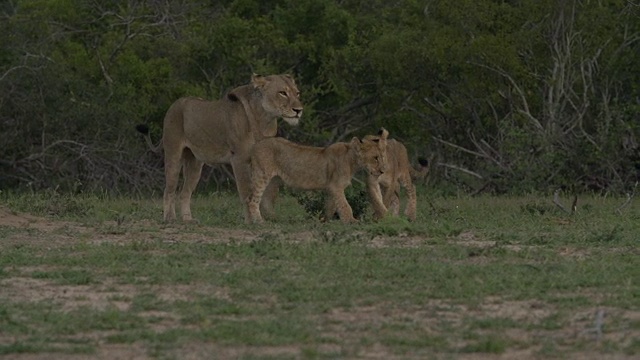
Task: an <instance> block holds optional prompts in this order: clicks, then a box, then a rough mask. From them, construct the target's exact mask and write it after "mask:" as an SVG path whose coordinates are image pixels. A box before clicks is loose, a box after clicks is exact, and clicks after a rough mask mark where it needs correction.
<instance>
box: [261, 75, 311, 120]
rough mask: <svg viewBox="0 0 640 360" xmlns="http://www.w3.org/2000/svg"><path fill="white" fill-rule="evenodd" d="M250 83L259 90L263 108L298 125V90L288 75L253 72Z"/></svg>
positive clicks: (300, 109) (300, 106) (299, 114)
mask: <svg viewBox="0 0 640 360" xmlns="http://www.w3.org/2000/svg"><path fill="white" fill-rule="evenodd" d="M251 85H252V86H253V88H254V89H255V90H257V91H259V92H260V94H261V98H262V107H263V108H264V110H265V111H266V112H267V113H269V114H271V115H273V116H277V117H282V119H283V120H284V121H286V122H287V123H289V124H290V125H298V122H299V121H300V116H302V102H301V101H300V91H299V90H298V87H297V86H296V83H295V81H294V80H293V77H291V76H290V75H269V76H262V75H256V74H253V76H252V77H251Z"/></svg>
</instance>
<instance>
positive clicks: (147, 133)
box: [136, 124, 162, 153]
mask: <svg viewBox="0 0 640 360" xmlns="http://www.w3.org/2000/svg"><path fill="white" fill-rule="evenodd" d="M136 130H138V132H140V133H142V134H143V135H144V140H145V141H146V142H147V145H148V146H149V149H151V151H153V152H154V153H159V152H160V150H161V149H162V139H160V142H159V143H158V144H157V145H154V144H153V142H152V141H151V134H150V131H149V127H148V126H147V125H145V124H138V125H136Z"/></svg>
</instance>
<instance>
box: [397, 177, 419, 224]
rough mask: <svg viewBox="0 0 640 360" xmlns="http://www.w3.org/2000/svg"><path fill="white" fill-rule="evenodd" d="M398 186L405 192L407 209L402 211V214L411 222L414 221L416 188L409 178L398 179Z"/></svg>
mask: <svg viewBox="0 0 640 360" xmlns="http://www.w3.org/2000/svg"><path fill="white" fill-rule="evenodd" d="M400 184H401V185H402V187H403V188H404V189H405V190H406V192H407V198H408V199H407V207H406V208H405V209H404V214H405V215H406V216H407V218H409V220H411V221H415V220H416V207H417V202H418V200H417V196H416V187H415V185H413V183H412V182H411V178H410V177H403V178H401V179H400Z"/></svg>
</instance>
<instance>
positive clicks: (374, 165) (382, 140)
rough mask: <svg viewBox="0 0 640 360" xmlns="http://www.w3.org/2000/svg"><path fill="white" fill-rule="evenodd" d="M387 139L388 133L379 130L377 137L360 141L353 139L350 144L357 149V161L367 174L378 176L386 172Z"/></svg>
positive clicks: (367, 137) (366, 137) (368, 137)
mask: <svg viewBox="0 0 640 360" xmlns="http://www.w3.org/2000/svg"><path fill="white" fill-rule="evenodd" d="M387 137H389V132H388V131H387V130H385V129H384V128H380V131H379V132H378V135H377V136H371V135H368V136H365V137H364V138H363V139H362V140H359V139H358V138H353V140H351V144H353V145H355V146H356V149H358V150H357V151H358V161H359V165H360V167H362V168H365V169H367V171H368V172H369V174H371V175H374V176H380V175H382V173H384V172H385V171H387V166H388V165H387Z"/></svg>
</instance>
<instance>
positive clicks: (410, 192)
mask: <svg viewBox="0 0 640 360" xmlns="http://www.w3.org/2000/svg"><path fill="white" fill-rule="evenodd" d="M381 136H382V135H381V134H379V135H377V136H374V135H368V136H366V137H365V139H368V140H375V139H377V138H380V137H381ZM387 162H388V164H387V170H388V171H386V172H385V173H384V174H382V175H380V176H373V175H371V174H370V175H369V176H368V177H367V191H368V193H369V197H370V200H371V203H372V205H373V212H374V218H375V219H380V218H382V217H384V216H385V215H386V213H387V210H388V211H390V212H391V213H392V214H393V215H395V216H398V214H399V213H400V196H399V192H400V185H401V186H402V187H403V188H404V189H405V191H406V193H407V204H406V207H405V211H404V214H405V215H406V216H407V218H408V219H409V220H411V221H415V220H416V207H417V199H416V187H415V186H414V185H413V182H412V181H411V179H412V178H414V179H416V178H423V177H425V176H426V175H427V172H428V170H429V168H428V164H429V161H428V160H426V159H424V158H419V159H418V163H419V164H420V168H419V170H416V169H414V168H413V167H412V166H411V163H410V162H409V156H408V155H407V148H406V147H405V146H404V145H403V144H402V143H401V142H399V141H397V140H394V139H389V140H388V141H387ZM380 199H382V202H380Z"/></svg>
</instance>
